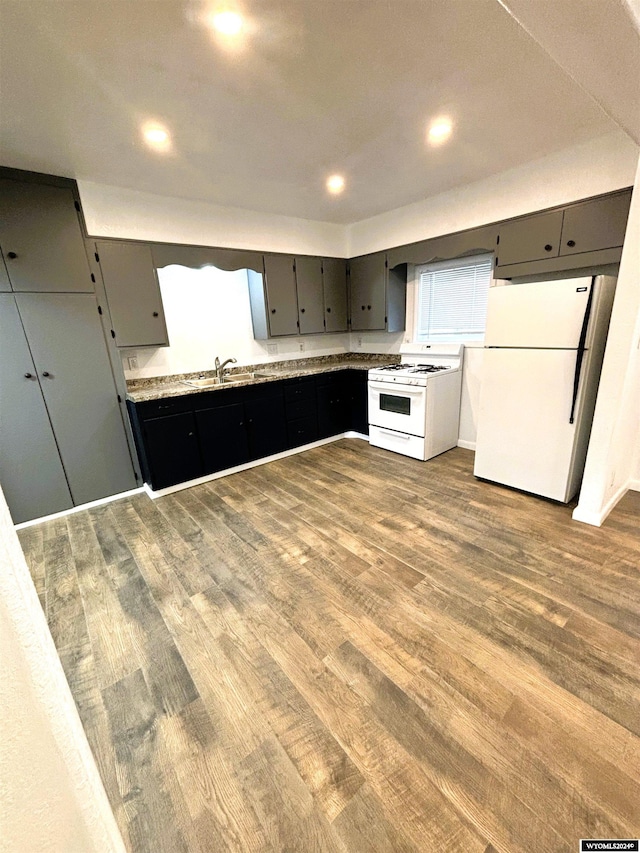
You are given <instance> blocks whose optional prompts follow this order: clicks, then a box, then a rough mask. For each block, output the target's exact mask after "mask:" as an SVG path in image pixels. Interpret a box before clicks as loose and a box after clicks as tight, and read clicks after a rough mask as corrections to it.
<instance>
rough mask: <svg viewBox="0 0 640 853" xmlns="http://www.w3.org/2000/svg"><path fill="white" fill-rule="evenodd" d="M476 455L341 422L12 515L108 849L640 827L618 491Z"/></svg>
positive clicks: (396, 840)
mask: <svg viewBox="0 0 640 853" xmlns="http://www.w3.org/2000/svg"><path fill="white" fill-rule="evenodd" d="M472 466H473V454H471V453H470V452H469V451H466V450H463V449H461V448H454V449H453V450H451V451H448V452H447V453H446V454H442V455H441V456H439V457H437V458H436V459H433V460H430V461H429V462H428V463H421V462H418V461H416V460H412V459H410V458H408V457H403V456H398V455H397V454H392V453H388V452H386V451H383V450H380V449H379V448H372V447H370V446H369V445H368V444H366V443H364V442H361V441H356V440H343V441H340V442H337V443H334V444H331V445H325V446H322V447H318V448H314V449H312V450H310V451H307V452H305V453H303V454H300V455H298V456H296V457H290V458H287V459H282V460H278V461H276V462H274V463H269V464H268V465H265V466H262V467H260V468H255V469H252V470H249V471H245V472H241V473H238V474H235V475H232V476H230V477H227V478H223V479H220V480H217V481H212V482H210V483H208V484H204V485H201V486H197V487H194V488H192V489H189V490H185V491H183V492H180V493H176V494H174V495H169V496H167V497H164V498H160V499H158V500H156V501H151V500H149V498H148V496H147V495H142V494H141V495H136V496H134V497H132V498H127V499H124V500H122V501H118V502H115V503H112V504H110V505H108V506H104V507H96V508H93V509H91V510H87V511H83V512H80V513H77V514H74V515H71V516H69V517H67V518H66V519H57V520H54V521H51V522H46V523H44V524H42V525H39V526H37V527H34V528H26V529H25V530H24V531H22V532H21V542H22V546H23V549H24V551H25V555H26V557H27V560H28V563H29V565H30V568H31V571H32V575H33V578H34V582H35V583H36V588H37V591H38V593H39V595H40V597H41V600H42V599H43V598H44V603H45V606H46V610H47V615H48V620H49V624H50V626H51V631H52V635H53V637H54V640H55V642H56V645H57V647H58V650H59V654H60V657H61V660H62V663H63V666H64V668H65V672H66V674H67V678H68V681H69V684H70V687H71V690H72V692H73V694H74V697H75V700H76V704H77V706H78V710H79V713H80V716H81V719H82V722H83V725H84V726H85V730H86V732H87V737H88V739H89V742H90V744H91V747H92V750H93V752H94V755H95V757H96V762H97V764H98V767H99V770H100V773H101V775H102V778H103V780H104V784H105V788H106V790H107V793H108V796H109V799H110V802H111V804H112V807H113V809H114V813H115V815H116V819H117V821H118V823H119V825H120V827H121V830H122V833H123V836H124V838H125V843H126V845H127V847H128V849H129V850H131V851H132V853H139V851H144V853H146V851H149V853H151V851H153V853H156V851H162V850H171V851H172V853H173V851H176V850H177V851H179V850H188V851H189V853H210V851H211V850H213V849H215V850H220V851H223V850H232V851H245V850H256V851H258V850H259V851H279V853H282V851H283V850H300V851H302V850H305V851H306V850H310V851H311V850H313V851H322V853H324V851H340V853H344V851H349V853H352V851H353V853H359V851H374V850H375V851H376V853H377V851H386V850H388V851H392V850H393V851H396V850H397V851H411V853H413V851H417V850H421V851H422V850H434V851H435V850H437V849H444V850H447V851H448V853H457V851H463V850H464V851H467V850H470V851H472V853H498V851H499V853H517V851H520V850H522V851H524V850H525V849H526V850H529V849H534V848H535V849H541V850H548V851H549V853H560V851H564V850H573V849H575V845H576V842H577V839H578V838H579V837H584V836H587V837H588V836H591V837H625V836H634V835H635V834H636V832H637V826H638V818H639V816H640V815H639V813H638V806H637V803H638V802H640V736H639V734H640V723H638V715H637V708H638V707H639V706H640V702H639V699H640V693H639V690H640V672H639V669H638V664H639V663H640V617H639V615H638V614H639V612H640V574H639V573H638V565H639V564H640V541H639V539H638V535H637V531H638V529H640V528H639V525H638V521H639V519H640V496H638V495H634V494H632V495H628V496H626V497H625V499H624V500H623V501H621V502H620V504H619V505H618V507H616V509H615V510H614V512H613V513H612V514H611V516H610V517H609V519H607V522H606V523H605V525H603V527H601V528H588V527H586V526H585V525H579V524H575V523H573V522H572V520H571V507H563V506H558V505H554V504H551V503H549V502H546V501H540V500H537V499H535V498H534V497H532V496H530V495H524V494H521V493H518V492H514V491H512V490H507V489H504V488H501V487H499V486H495V485H491V484H487V483H482V482H480V481H478V480H476V479H475V478H474V476H473V469H472Z"/></svg>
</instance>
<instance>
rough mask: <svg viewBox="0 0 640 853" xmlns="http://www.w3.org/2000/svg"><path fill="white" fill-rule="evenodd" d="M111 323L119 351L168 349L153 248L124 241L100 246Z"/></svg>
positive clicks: (97, 248)
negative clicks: (130, 348)
mask: <svg viewBox="0 0 640 853" xmlns="http://www.w3.org/2000/svg"><path fill="white" fill-rule="evenodd" d="M96 253H97V255H98V257H99V259H100V269H101V270H102V279H103V281H104V287H105V291H106V294H107V302H108V303H109V313H110V315H111V322H112V325H113V329H114V331H115V334H116V344H117V345H118V346H119V347H147V346H156V347H159V346H168V345H169V337H168V334H167V326H166V323H165V317H164V310H163V307H162V298H161V295H160V285H159V283H158V276H157V274H156V270H155V266H154V263H153V258H152V255H151V248H150V246H148V245H145V244H144V243H128V242H124V241H120V240H104V241H102V240H100V241H98V242H96Z"/></svg>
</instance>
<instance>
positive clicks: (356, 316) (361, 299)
mask: <svg viewBox="0 0 640 853" xmlns="http://www.w3.org/2000/svg"><path fill="white" fill-rule="evenodd" d="M349 271H350V272H349V276H350V282H351V329H352V330H354V331H366V330H371V329H381V330H384V328H385V316H386V311H385V309H386V284H387V270H386V265H385V254H384V252H377V253H376V254H374V255H365V256H364V257H362V258H354V259H353V260H352V261H349Z"/></svg>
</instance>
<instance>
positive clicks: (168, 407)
mask: <svg viewBox="0 0 640 853" xmlns="http://www.w3.org/2000/svg"><path fill="white" fill-rule="evenodd" d="M194 396H195V395H193V394H189V395H187V396H186V397H164V398H163V399H161V400H147V401H145V402H142V403H134V405H135V409H136V414H137V415H138V417H139V418H140V420H143V421H146V420H149V419H150V418H162V417H164V416H165V415H177V414H180V413H182V412H191V411H192V410H193V403H194V399H193V398H194Z"/></svg>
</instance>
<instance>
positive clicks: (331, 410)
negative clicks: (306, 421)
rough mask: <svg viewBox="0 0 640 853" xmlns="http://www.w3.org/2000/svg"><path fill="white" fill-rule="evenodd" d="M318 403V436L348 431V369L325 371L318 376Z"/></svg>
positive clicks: (325, 436) (349, 404) (322, 436)
mask: <svg viewBox="0 0 640 853" xmlns="http://www.w3.org/2000/svg"><path fill="white" fill-rule="evenodd" d="M316 399H317V403H318V438H329V436H332V435H338V433H341V432H346V431H347V430H348V429H350V425H349V421H350V409H351V402H350V395H349V388H348V371H346V370H340V371H337V372H336V373H325V374H322V375H321V376H320V377H318V385H317V388H316Z"/></svg>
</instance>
